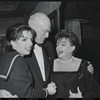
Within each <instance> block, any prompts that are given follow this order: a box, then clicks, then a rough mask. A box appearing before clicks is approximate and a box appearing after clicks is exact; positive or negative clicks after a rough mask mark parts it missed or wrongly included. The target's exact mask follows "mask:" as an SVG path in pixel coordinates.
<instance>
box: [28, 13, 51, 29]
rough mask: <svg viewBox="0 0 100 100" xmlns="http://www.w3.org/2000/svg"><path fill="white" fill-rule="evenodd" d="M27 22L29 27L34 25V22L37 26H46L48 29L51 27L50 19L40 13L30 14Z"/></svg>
mask: <svg viewBox="0 0 100 100" xmlns="http://www.w3.org/2000/svg"><path fill="white" fill-rule="evenodd" d="M28 24H29V26H30V27H31V28H32V27H34V24H35V25H38V26H39V25H40V26H41V27H43V28H46V29H48V30H49V29H50V28H51V23H50V19H49V18H48V17H47V16H46V15H44V14H41V13H38V14H35V15H32V16H31V17H30V18H29V21H28Z"/></svg>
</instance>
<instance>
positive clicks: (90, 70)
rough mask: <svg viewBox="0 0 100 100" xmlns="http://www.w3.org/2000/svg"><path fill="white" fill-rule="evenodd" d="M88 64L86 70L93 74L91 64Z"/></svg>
mask: <svg viewBox="0 0 100 100" xmlns="http://www.w3.org/2000/svg"><path fill="white" fill-rule="evenodd" d="M88 63H89V66H88V67H87V70H88V71H89V73H91V74H93V71H94V69H93V66H92V64H90V62H88Z"/></svg>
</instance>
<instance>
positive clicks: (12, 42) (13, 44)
mask: <svg viewBox="0 0 100 100" xmlns="http://www.w3.org/2000/svg"><path fill="white" fill-rule="evenodd" d="M10 43H11V45H12V48H15V47H16V44H15V42H14V41H13V40H11V41H10Z"/></svg>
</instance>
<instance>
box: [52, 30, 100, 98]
mask: <svg viewBox="0 0 100 100" xmlns="http://www.w3.org/2000/svg"><path fill="white" fill-rule="evenodd" d="M56 40H57V47H56V51H57V55H58V58H57V59H55V60H54V67H53V73H52V77H51V78H52V80H53V82H55V83H56V85H57V93H56V94H55V95H54V98H100V86H99V85H98V83H97V82H96V80H95V79H94V76H93V75H92V74H91V73H89V72H88V71H87V66H88V65H89V64H88V61H86V60H84V59H81V58H77V57H74V56H73V54H74V53H75V52H76V50H77V48H78V47H79V40H78V38H77V36H76V35H75V34H74V33H73V32H71V31H66V30H61V31H60V32H59V33H58V34H57V35H56Z"/></svg>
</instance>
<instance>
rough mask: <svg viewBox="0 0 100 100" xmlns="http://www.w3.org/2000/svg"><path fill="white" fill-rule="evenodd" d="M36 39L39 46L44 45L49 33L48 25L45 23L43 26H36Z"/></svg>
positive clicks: (49, 26)
mask: <svg viewBox="0 0 100 100" xmlns="http://www.w3.org/2000/svg"><path fill="white" fill-rule="evenodd" d="M36 27H37V28H36V29H35V31H36V33H37V36H36V39H35V41H36V42H37V43H39V44H42V43H44V41H45V39H46V38H48V37H49V33H50V31H51V25H50V24H49V23H46V24H44V25H36Z"/></svg>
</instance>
